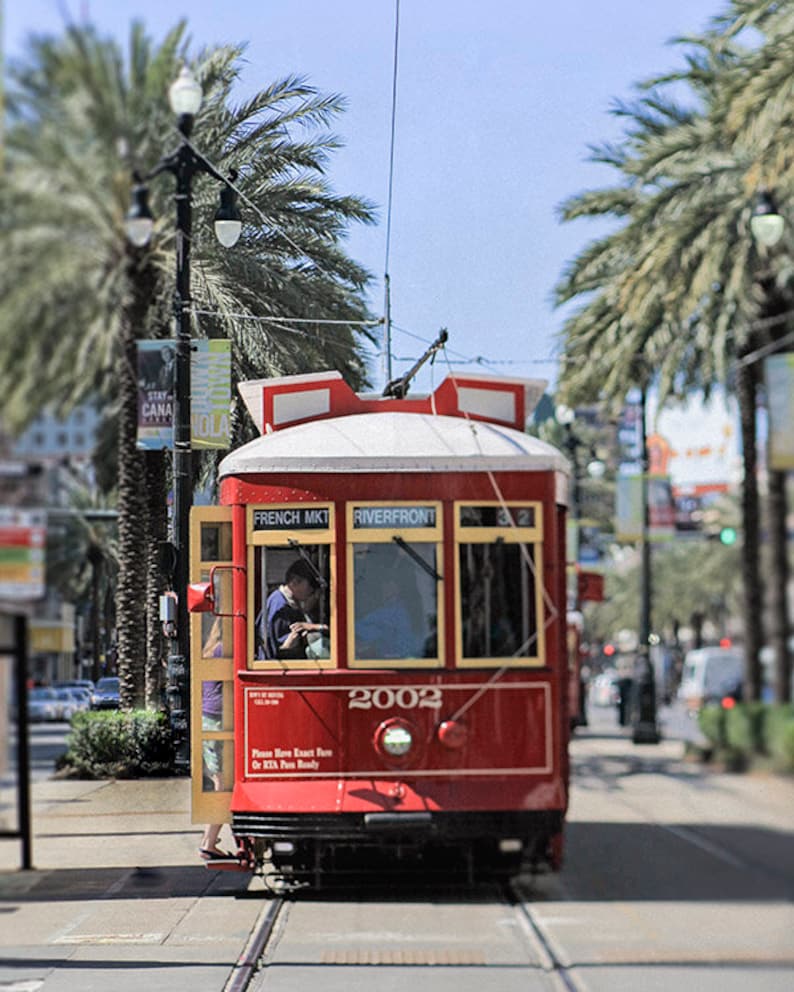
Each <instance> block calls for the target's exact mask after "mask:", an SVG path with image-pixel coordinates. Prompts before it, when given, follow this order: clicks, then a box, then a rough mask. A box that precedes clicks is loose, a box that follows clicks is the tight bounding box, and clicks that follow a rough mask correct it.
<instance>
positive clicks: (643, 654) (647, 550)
mask: <svg viewBox="0 0 794 992" xmlns="http://www.w3.org/2000/svg"><path fill="white" fill-rule="evenodd" d="M646 406H647V388H646V386H645V383H643V385H642V388H641V390H640V432H641V433H640V438H641V452H640V457H641V466H640V468H641V472H642V476H641V486H640V492H641V503H640V514H641V528H642V529H641V532H640V533H641V540H640V636H639V650H638V652H637V661H636V663H635V671H634V706H633V721H632V733H631V738H632V741H633V742H634V743H635V744H658V743H659V739H660V734H659V727H658V724H657V720H656V677H655V674H654V670H653V662H652V660H651V598H652V586H651V581H652V579H651V541H650V524H651V508H650V504H649V500H648V470H649V468H650V459H649V457H648V430H647V427H646V423H645V419H646Z"/></svg>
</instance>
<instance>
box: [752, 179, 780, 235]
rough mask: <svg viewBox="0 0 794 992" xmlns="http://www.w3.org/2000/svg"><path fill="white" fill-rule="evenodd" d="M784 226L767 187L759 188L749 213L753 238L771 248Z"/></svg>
mask: <svg viewBox="0 0 794 992" xmlns="http://www.w3.org/2000/svg"><path fill="white" fill-rule="evenodd" d="M784 226H785V223H784V221H783V217H782V215H781V213H780V211H779V210H778V208H777V204H776V203H775V198H774V196H772V194H771V193H770V192H769V190H768V189H762V190H759V192H758V196H757V197H756V201H755V206H754V207H753V212H752V214H751V215H750V230H751V232H752V235H753V238H755V240H756V242H757V243H758V244H760V245H763V246H764V247H765V248H771V247H772V246H773V245H776V244H777V243H778V241H780V239H781V238H782V237H783V228H784Z"/></svg>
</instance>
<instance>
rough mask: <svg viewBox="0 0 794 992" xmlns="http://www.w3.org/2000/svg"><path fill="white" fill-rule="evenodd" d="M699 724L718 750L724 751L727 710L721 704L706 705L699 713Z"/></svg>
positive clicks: (704, 734)
mask: <svg viewBox="0 0 794 992" xmlns="http://www.w3.org/2000/svg"><path fill="white" fill-rule="evenodd" d="M698 726H699V727H700V729H701V731H702V733H703V736H704V737H705V738H706V740H707V741H708V742H709V744H711V746H712V747H713V748H714V749H715V750H716V751H722V750H723V749H724V748H725V746H726V744H727V741H726V740H725V710H724V709H723V708H722V707H721V706H704V707H703V709H702V710H701V711H700V712H699V713H698Z"/></svg>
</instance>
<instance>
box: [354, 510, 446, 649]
mask: <svg viewBox="0 0 794 992" xmlns="http://www.w3.org/2000/svg"><path fill="white" fill-rule="evenodd" d="M392 506H398V507H412V506H423V507H425V506H426V507H432V508H433V509H434V510H435V515H436V520H435V524H433V525H432V526H429V527H362V528H354V527H353V523H354V517H355V511H356V509H359V508H367V507H372V508H381V507H392ZM443 524H444V519H443V509H442V504H441V502H440V501H439V500H430V499H419V500H382V499H380V500H353V501H351V502H349V503H348V504H347V507H346V525H347V527H346V541H347V547H346V556H347V557H346V560H347V664H348V668H443V666H444V602H445V597H444V578H443V576H444V543H443V542H444V527H443ZM395 536H398V537H400V538H402V539H403V540H404V541H405V543H406V544H411V543H412V542H421V543H423V544H426V543H431V544H435V547H436V568H437V569H438V570H439V573H440V574H441V576H442V578H441V579H440V580H439V581H438V582H437V583H436V590H437V592H436V604H437V607H436V608H437V630H436V643H437V657H435V658H356V656H355V648H356V635H355V602H354V599H355V595H354V571H353V564H354V557H353V556H354V551H355V545H356V544H389V543H391V541H393V539H394V537H395Z"/></svg>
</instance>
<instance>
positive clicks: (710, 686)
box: [678, 647, 744, 711]
mask: <svg viewBox="0 0 794 992" xmlns="http://www.w3.org/2000/svg"><path fill="white" fill-rule="evenodd" d="M743 676H744V653H743V652H742V651H740V650H739V649H738V648H717V647H712V648H696V649H695V650H694V651H688V652H687V653H686V655H685V657H684V670H683V672H682V673H681V685H680V686H679V689H678V698H679V699H681V700H683V702H684V703H685V704H686V707H687V709H689V710H691V711H697V710H699V709H700V708H701V707H702V706H704V705H705V704H706V703H713V702H719V701H720V700H721V699H722V698H723V696H727V695H730V694H731V693H733V692H735V691H736V689H737V687H738V686H739V685H740V684H741V682H742V678H743Z"/></svg>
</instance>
